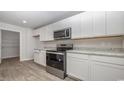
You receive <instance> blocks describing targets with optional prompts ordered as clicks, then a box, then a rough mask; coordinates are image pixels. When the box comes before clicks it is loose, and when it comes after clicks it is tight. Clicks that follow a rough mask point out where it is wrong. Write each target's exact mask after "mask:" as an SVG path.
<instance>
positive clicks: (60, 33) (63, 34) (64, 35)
mask: <svg viewBox="0 0 124 93" xmlns="http://www.w3.org/2000/svg"><path fill="white" fill-rule="evenodd" d="M70 38H71V28H65V29H61V30H57V31H54V39H55V40H60V39H70Z"/></svg>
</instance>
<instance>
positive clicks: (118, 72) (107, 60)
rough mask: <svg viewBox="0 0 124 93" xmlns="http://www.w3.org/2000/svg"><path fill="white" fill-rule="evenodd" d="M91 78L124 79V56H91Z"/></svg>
mask: <svg viewBox="0 0 124 93" xmlns="http://www.w3.org/2000/svg"><path fill="white" fill-rule="evenodd" d="M90 58H91V59H90V60H91V61H92V62H91V80H98V81H99V80H105V81H107V80H109V81H113V80H114V81H116V80H124V58H119V57H107V56H91V57H90Z"/></svg>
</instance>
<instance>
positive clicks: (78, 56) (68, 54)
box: [67, 53, 88, 59]
mask: <svg viewBox="0 0 124 93" xmlns="http://www.w3.org/2000/svg"><path fill="white" fill-rule="evenodd" d="M67 56H70V57H74V58H79V59H88V55H84V54H77V53H67Z"/></svg>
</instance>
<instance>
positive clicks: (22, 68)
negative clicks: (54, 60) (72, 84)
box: [0, 58, 72, 81]
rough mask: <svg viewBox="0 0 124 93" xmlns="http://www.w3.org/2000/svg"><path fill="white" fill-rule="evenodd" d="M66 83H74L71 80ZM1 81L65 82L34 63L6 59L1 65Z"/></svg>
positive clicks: (17, 59)
mask: <svg viewBox="0 0 124 93" xmlns="http://www.w3.org/2000/svg"><path fill="white" fill-rule="evenodd" d="M64 80H65V81H72V79H70V78H66V79H64ZM0 81H63V80H62V79H60V78H58V77H56V76H54V75H52V74H49V73H47V72H46V70H45V68H44V67H43V66H41V65H38V64H36V63H34V62H33V61H25V62H20V61H19V58H11V59H4V60H2V63H1V64H0Z"/></svg>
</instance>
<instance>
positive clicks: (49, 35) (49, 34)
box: [45, 25, 54, 41]
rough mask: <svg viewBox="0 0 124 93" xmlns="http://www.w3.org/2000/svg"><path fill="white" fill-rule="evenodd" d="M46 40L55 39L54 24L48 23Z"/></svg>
mask: <svg viewBox="0 0 124 93" xmlns="http://www.w3.org/2000/svg"><path fill="white" fill-rule="evenodd" d="M45 38H46V41H51V40H54V39H53V28H52V25H48V26H47V27H46V37H45Z"/></svg>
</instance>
